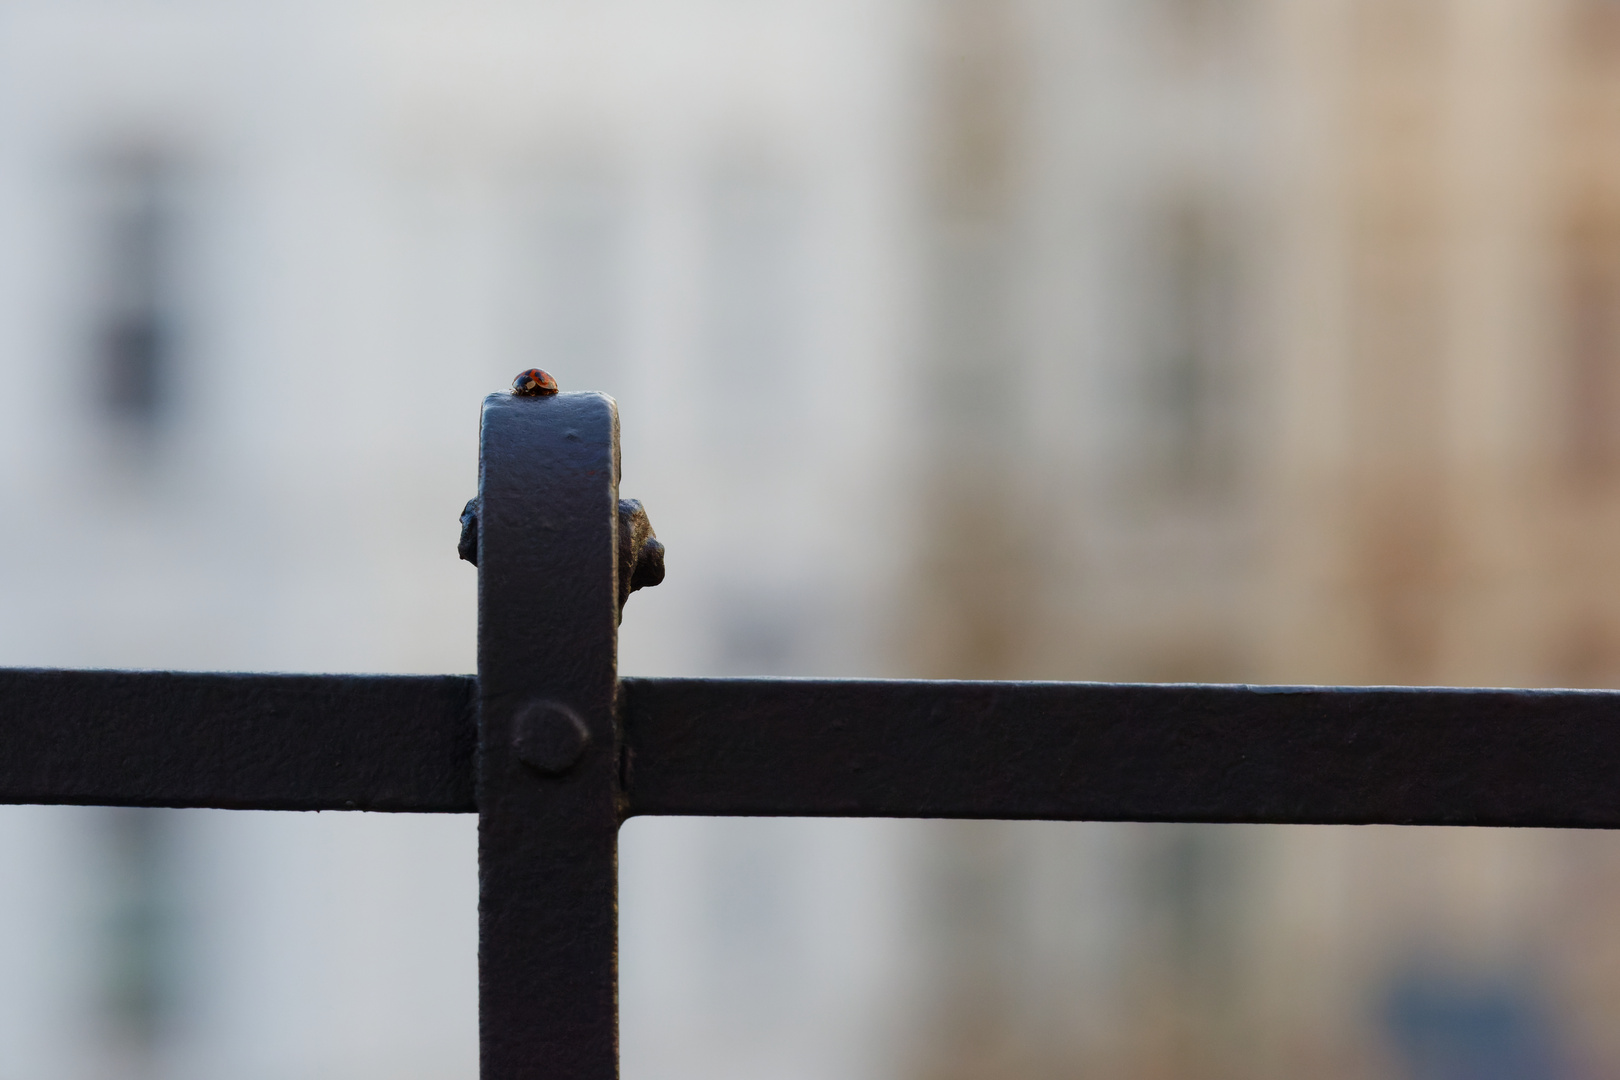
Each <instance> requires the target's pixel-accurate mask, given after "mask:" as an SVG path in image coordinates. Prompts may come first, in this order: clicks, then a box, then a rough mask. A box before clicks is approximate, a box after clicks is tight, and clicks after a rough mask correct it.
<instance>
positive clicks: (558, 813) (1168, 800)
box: [0, 393, 1620, 1080]
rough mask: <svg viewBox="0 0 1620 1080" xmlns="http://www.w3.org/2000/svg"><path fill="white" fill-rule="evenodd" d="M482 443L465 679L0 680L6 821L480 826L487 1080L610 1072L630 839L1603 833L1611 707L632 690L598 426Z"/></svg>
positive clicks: (702, 682)
mask: <svg viewBox="0 0 1620 1080" xmlns="http://www.w3.org/2000/svg"><path fill="white" fill-rule="evenodd" d="M481 447H482V460H481V467H480V478H479V494H478V498H477V499H476V500H475V501H474V502H473V503H471V504H469V506H468V510H467V512H466V515H465V517H464V523H465V525H466V526H467V530H466V533H465V535H464V544H463V554H464V556H466V557H468V558H470V559H472V560H473V561H475V562H476V563H477V565H478V604H479V618H478V675H477V677H476V678H473V677H469V676H442V677H422V676H344V675H333V676H328V675H212V674H183V673H165V672H110V671H56V670H24V669H11V670H0V802H8V803H81V804H104V805H122V806H209V807H225V808H232V809H264V810H344V809H350V810H391V811H404V812H414V813H455V812H467V813H472V812H476V813H477V814H478V815H479V830H478V837H479V875H480V893H479V896H480V899H479V926H480V936H479V1009H480V1039H481V1063H482V1064H481V1067H482V1075H483V1077H484V1078H485V1080H520V1078H523V1080H527V1078H539V1077H546V1078H551V1080H608V1078H610V1077H614V1076H616V1075H617V1072H618V1008H617V955H616V952H617V935H618V925H617V901H616V876H617V867H616V842H617V834H618V829H619V826H620V825H621V824H623V823H624V821H625V820H626V819H628V818H630V817H632V816H635V815H637V814H699V815H742V814H746V815H832V816H846V817H862V816H881V817H942V818H1043V819H1057V820H1135V821H1182V822H1291V823H1398V824H1436V825H1442V824H1443V825H1504V826H1507V825H1535V826H1589V827H1615V826H1620V784H1617V783H1616V776H1617V774H1620V693H1613V692H1607V691H1540V690H1446V689H1406V688H1382V689H1379V688H1372V689H1367V688H1356V689H1347V688H1327V687H1253V686H1195V685H1116V684H1100V683H997V682H913V681H864V680H798V679H623V680H621V679H619V678H618V672H617V632H618V623H619V617H620V613H621V610H622V607H623V603H624V599H625V597H626V596H627V595H628V592H629V589H630V588H631V587H632V586H633V585H639V584H644V583H653V581H654V579H656V578H657V577H658V576H659V574H658V573H657V572H654V571H655V569H656V568H654V567H651V566H650V565H649V556H650V555H655V554H656V553H657V551H659V550H661V549H657V548H656V546H655V545H654V544H651V543H650V542H649V538H650V536H651V531H650V528H649V527H648V526H647V524H646V518H645V515H642V514H641V513H640V508H639V505H638V504H634V503H625V504H621V502H620V500H619V494H618V462H619V451H618V417H617V413H616V410H615V406H614V404H613V401H612V399H610V398H608V397H606V396H603V395H600V394H591V393H578V394H558V395H552V396H542V397H522V396H516V395H509V394H495V395H491V396H490V397H489V398H488V399H487V400H486V401H485V403H484V413H483V435H482V443H481Z"/></svg>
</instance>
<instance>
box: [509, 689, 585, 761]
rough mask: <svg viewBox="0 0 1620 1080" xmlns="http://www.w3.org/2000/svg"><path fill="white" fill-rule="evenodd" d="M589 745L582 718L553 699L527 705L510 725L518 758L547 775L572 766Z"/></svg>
mask: <svg viewBox="0 0 1620 1080" xmlns="http://www.w3.org/2000/svg"><path fill="white" fill-rule="evenodd" d="M590 744H591V733H590V731H589V730H588V729H587V728H586V727H585V721H583V720H581V719H580V718H579V715H578V714H577V713H575V712H574V711H573V710H572V709H570V708H568V706H566V705H559V704H557V703H556V702H555V701H539V702H536V703H534V704H533V705H529V706H526V707H525V708H524V709H523V710H522V711H521V712H519V713H518V714H517V718H516V720H515V721H514V723H513V726H512V748H513V749H514V750H515V751H517V756H518V760H519V761H521V762H523V764H525V765H527V766H528V767H529V768H531V769H534V770H535V771H536V772H542V773H545V774H546V775H547V776H561V775H562V774H563V773H565V772H567V771H568V770H569V769H572V768H573V767H574V766H575V765H576V764H578V763H579V759H580V758H581V757H582V756H584V753H585V748H586V747H587V746H589V745H590Z"/></svg>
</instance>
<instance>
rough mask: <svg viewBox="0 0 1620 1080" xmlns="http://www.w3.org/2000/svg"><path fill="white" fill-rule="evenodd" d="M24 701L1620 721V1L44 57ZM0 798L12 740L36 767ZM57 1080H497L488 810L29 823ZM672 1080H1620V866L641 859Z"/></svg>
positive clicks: (690, 833)
mask: <svg viewBox="0 0 1620 1080" xmlns="http://www.w3.org/2000/svg"><path fill="white" fill-rule="evenodd" d="M0 237H3V238H4V241H3V243H0V386H3V387H4V389H3V391H0V505H3V507H4V511H3V514H0V598H3V599H0V664H6V665H61V666H120V667H173V668H201V669H245V670H304V671H389V672H441V671H452V672H455V671H461V672H465V671H471V670H472V668H473V666H474V655H473V647H474V646H473V631H474V614H475V605H474V596H473V586H474V571H473V570H472V568H471V567H468V566H466V565H465V564H462V563H459V562H458V561H457V560H456V558H455V542H456V534H457V524H456V517H457V514H458V512H459V511H460V508H461V505H462V503H463V501H464V500H465V499H466V498H467V497H468V496H470V495H471V494H472V493H473V489H474V484H475V476H476V435H477V418H478V406H479V401H480V398H481V396H482V395H483V394H484V393H486V392H488V391H491V390H495V389H499V388H501V387H503V386H505V385H507V384H508V382H509V381H510V379H511V377H512V375H513V374H514V373H515V372H516V371H517V370H519V369H520V368H524V367H529V366H532V365H540V366H543V367H545V368H547V369H549V370H551V371H552V372H554V373H555V374H556V376H557V377H558V379H559V381H560V382H561V383H562V385H563V386H564V387H565V388H567V389H586V388H598V389H603V390H606V391H608V392H610V393H612V394H613V395H615V396H616V397H617V398H618V400H619V402H620V406H621V413H622V420H623V429H624V461H625V484H624V491H625V494H626V495H631V496H636V497H639V498H642V499H643V500H645V502H646V503H647V506H648V508H649V510H650V512H651V515H652V518H653V521H654V524H655V525H656V526H657V528H658V530H659V534H660V536H661V537H662V538H663V539H664V540H665V541H666V543H667V544H668V547H669V553H670V554H669V566H670V573H669V579H668V581H667V582H666V583H665V584H664V585H663V586H661V587H660V588H658V589H656V590H653V591H651V592H643V593H639V594H637V596H636V597H635V598H634V599H633V600H632V601H631V602H630V605H629V608H628V611H627V614H626V619H625V624H624V633H623V648H622V657H623V662H622V668H623V670H624V671H625V672H626V673H629V674H703V673H717V674H742V673H757V674H802V675H861V676H874V675H892V676H913V675H915V676H929V677H949V676H973V677H1039V678H1061V679H1077V678H1079V679H1145V680H1215V681H1254V682H1262V681H1272V682H1349V683H1457V684H1488V685H1520V686H1543V685H1556V686H1605V685H1616V683H1615V680H1617V679H1620V3H1617V2H1615V0H750V2H742V0H659V2H653V0H595V2H592V3H585V2H583V0H527V2H519V0H461V2H457V3H451V2H449V0H398V2H395V3H388V4H383V3H376V2H364V0H322V2H319V3H316V2H313V0H232V2H229V3H204V2H201V0H49V2H45V0H7V2H6V3H4V4H3V5H0ZM0 752H4V751H3V747H0ZM0 868H3V870H0V1080H70V1078H71V1080H191V1078H196V1080H203V1078H210V1080H212V1078H218V1077H231V1078H233V1080H261V1078H262V1080H272V1078H274V1080H285V1078H289V1077H298V1078H310V1080H321V1078H333V1080H336V1078H339V1077H342V1078H345V1080H356V1078H359V1080H364V1078H368V1077H376V1078H383V1077H387V1078H389V1080H448V1078H468V1080H470V1078H472V1077H474V1076H475V1075H476V1037H475V1036H476V1032H475V1019H476V1018H475V1002H474V983H475V969H474V933H475V924H474V921H475V910H474V903H475V884H474V837H473V822H472V821H471V820H470V819H465V818H426V817H387V816H380V815H341V814H323V815H282V814H254V813H234V814H233V813H225V812H200V811H186V812H181V811H175V812H137V811H125V810H109V809H94V808H5V809H3V810H0ZM621 873H622V893H623V895H622V914H623V932H622V962H623V972H624V984H623V994H622V996H623V1027H624V1034H623V1045H624V1074H625V1076H626V1077H627V1080H699V1078H702V1080H730V1078H735V1080H778V1078H779V1080H868V1078H869V1080H1011V1078H1015V1077H1016V1078H1019V1080H1028V1078H1059V1077H1064V1078H1067V1077H1082V1076H1084V1077H1102V1078H1116V1077H1117V1078H1121V1080H1125V1078H1130V1080H1222V1078H1232V1080H1237V1078H1245V1080H1247V1078H1279V1080H1282V1078H1290V1080H1291V1078H1297V1077H1312V1078H1346V1080H1350V1078H1357V1080H1359V1078H1369V1080H1370V1078H1384V1077H1388V1078H1411V1080H1589V1078H1602V1077H1620V1023H1616V1016H1617V1013H1620V838H1611V837H1607V836H1605V835H1602V834H1595V833H1593V834H1572V833H1561V832H1552V831H1527V832H1493V831H1482V830H1434V829H1405V830H1401V829H1381V828H1361V829H1349V828H1259V827H1255V828H1247V827H1190V826H1142V825H1082V824H1033V823H1022V824H1005V823H939V822H933V823H929V822H850V821H815V822H809V821H747V820H742V821H696V820H638V821H634V822H632V823H631V824H630V825H629V826H627V828H626V830H625V832H624V835H623V851H622V870H621Z"/></svg>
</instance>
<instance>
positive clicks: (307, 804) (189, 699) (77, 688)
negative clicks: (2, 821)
mask: <svg viewBox="0 0 1620 1080" xmlns="http://www.w3.org/2000/svg"><path fill="white" fill-rule="evenodd" d="M476 694H477V684H476V682H475V680H474V679H473V678H472V677H471V676H455V675H442V676H410V675H376V676H366V675H217V674H196V673H185V672H166V671H51V670H34V669H18V668H10V669H0V802H5V803H84V804H99V805H108V806H217V807H225V808H228V809H257V810H412V811H426V812H443V811H471V810H474V809H476V807H475V805H474V803H473V784H472V763H473V747H474V704H475V701H476Z"/></svg>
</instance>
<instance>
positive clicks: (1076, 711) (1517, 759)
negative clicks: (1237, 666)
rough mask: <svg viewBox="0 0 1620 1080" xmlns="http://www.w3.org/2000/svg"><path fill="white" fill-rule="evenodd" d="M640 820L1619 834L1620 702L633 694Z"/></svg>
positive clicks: (791, 691) (1559, 697) (650, 684)
mask: <svg viewBox="0 0 1620 1080" xmlns="http://www.w3.org/2000/svg"><path fill="white" fill-rule="evenodd" d="M621 695H622V697H621V711H622V717H623V723H624V761H623V768H624V790H625V798H626V801H627V810H628V813H630V814H718V815H777V814H790V815H836V816H879V817H952V818H1046V819H1068V820H1138V821H1189V822H1192V821H1208V822H1299V823H1364V824H1371V823H1390V824H1434V825H1528V826H1586V827H1617V826H1620V693H1614V692H1608V691H1571V690H1560V691H1544V690H1444V689H1405V688H1376V689H1353V688H1344V689H1336V688H1322V687H1247V686H1190V685H1158V686H1156V685H1112V684H1098V683H972V682H861V681H810V680H770V679H737V680H702V679H627V680H624V681H623V683H622V684H621Z"/></svg>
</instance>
